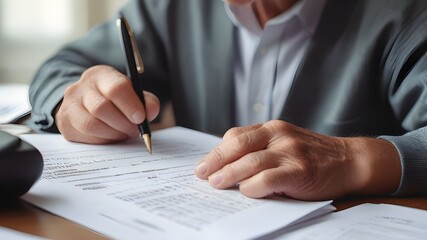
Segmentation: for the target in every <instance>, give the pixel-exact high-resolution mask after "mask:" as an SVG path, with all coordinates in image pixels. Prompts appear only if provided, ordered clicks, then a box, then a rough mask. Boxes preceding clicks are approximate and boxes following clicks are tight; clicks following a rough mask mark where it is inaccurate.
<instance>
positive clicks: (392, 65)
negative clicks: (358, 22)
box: [381, 10, 427, 196]
mask: <svg viewBox="0 0 427 240" xmlns="http://www.w3.org/2000/svg"><path fill="white" fill-rule="evenodd" d="M384 58H385V64H384V74H383V75H384V79H383V80H384V81H383V84H384V86H386V87H385V89H387V93H386V96H387V98H388V101H389V102H390V106H391V108H392V110H393V112H394V114H395V115H396V117H397V118H398V119H399V120H400V121H401V123H402V124H401V125H402V128H403V129H404V130H405V131H407V132H408V133H407V134H405V135H403V136H381V138H383V139H386V140H388V141H390V142H391V143H393V145H394V146H395V148H396V149H397V151H398V152H399V155H400V159H401V165H402V178H401V180H400V185H399V188H398V189H397V191H396V192H395V193H394V195H395V196H408V195H416V194H424V195H426V194H427V188H425V184H426V183H427V127H425V126H427V11H426V10H424V11H423V12H422V13H421V14H420V15H419V16H417V17H416V18H414V19H413V20H412V21H411V22H408V23H407V24H406V25H405V26H404V28H403V30H402V31H401V32H400V33H399V35H398V36H397V38H396V40H395V41H394V42H393V45H392V47H391V50H390V52H389V53H387V55H386V56H385V57H384Z"/></svg>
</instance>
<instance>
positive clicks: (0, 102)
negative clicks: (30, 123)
mask: <svg viewBox="0 0 427 240" xmlns="http://www.w3.org/2000/svg"><path fill="white" fill-rule="evenodd" d="M28 88H29V87H28V85H26V84H0V124H6V123H14V122H15V121H17V120H19V119H20V118H21V117H23V116H26V115H27V114H29V113H30V111H31V105H30V101H29V100H28Z"/></svg>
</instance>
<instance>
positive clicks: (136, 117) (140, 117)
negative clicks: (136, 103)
mask: <svg viewBox="0 0 427 240" xmlns="http://www.w3.org/2000/svg"><path fill="white" fill-rule="evenodd" d="M144 119H145V114H143V113H142V112H141V111H136V112H134V113H133V115H132V121H133V123H135V124H139V123H142V122H143V121H144Z"/></svg>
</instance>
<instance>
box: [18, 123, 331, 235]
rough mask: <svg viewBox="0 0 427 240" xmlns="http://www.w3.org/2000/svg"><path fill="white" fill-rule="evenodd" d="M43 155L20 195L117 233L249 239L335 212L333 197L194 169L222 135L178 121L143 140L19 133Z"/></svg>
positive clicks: (67, 216)
mask: <svg viewBox="0 0 427 240" xmlns="http://www.w3.org/2000/svg"><path fill="white" fill-rule="evenodd" d="M20 137H22V138H23V139H24V140H25V141H28V142H29V143H30V144H32V145H34V146H35V147H36V148H37V149H39V151H40V152H41V153H42V155H43V158H44V163H45V167H44V172H43V175H42V178H41V179H40V180H39V181H38V182H37V183H36V184H35V186H34V187H33V188H32V189H31V190H30V191H29V193H27V194H26V195H24V196H23V199H24V200H26V201H28V202H30V203H32V204H34V205H36V206H38V207H41V208H43V209H46V210H47V211H50V212H52V213H54V214H57V215H60V216H62V217H64V218H67V219H69V220H72V221H75V222H77V223H80V224H82V225H84V226H86V227H88V228H91V229H93V230H95V231H97V232H99V233H101V234H104V235H106V236H108V237H112V238H115V239H140V238H141V237H144V238H147V239H149V238H152V239H154V238H155V239H171V238H173V239H201V238H203V239H209V238H211V239H248V238H257V237H261V236H263V235H266V234H269V233H271V232H274V231H277V230H279V229H283V228H285V227H287V226H289V225H291V224H295V223H296V222H298V221H302V220H306V219H309V218H313V217H316V216H319V215H321V214H324V213H327V212H330V211H332V210H334V208H333V207H332V206H331V205H330V201H324V202H302V201H295V200H291V199H286V198H279V197H276V198H271V199H251V198H247V197H244V196H243V195H242V194H241V193H240V192H239V191H238V189H230V190H216V189H214V188H212V187H210V186H209V184H208V183H207V182H206V181H203V180H200V179H198V178H197V177H196V176H195V175H194V169H195V165H196V163H197V161H199V160H200V159H201V158H202V157H203V156H205V155H206V154H207V153H208V152H209V151H210V150H211V149H213V148H214V147H215V146H216V145H217V144H218V143H219V142H220V141H221V139H220V138H217V137H214V136H211V135H208V134H204V133H200V132H197V131H193V130H189V129H185V128H181V127H174V128H170V129H165V130H160V131H156V132H154V133H153V137H152V141H153V154H152V155H149V154H148V153H147V151H146V149H145V147H144V146H143V144H142V143H141V142H140V141H138V140H133V141H128V142H123V143H118V144H111V145H89V144H79V143H72V142H68V141H66V140H64V138H63V137H62V135H59V134H28V135H21V136H20Z"/></svg>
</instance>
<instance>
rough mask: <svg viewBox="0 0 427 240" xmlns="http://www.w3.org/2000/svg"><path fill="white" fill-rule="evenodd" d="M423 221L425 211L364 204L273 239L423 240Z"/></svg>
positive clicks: (425, 228) (426, 217)
mask: <svg viewBox="0 0 427 240" xmlns="http://www.w3.org/2000/svg"><path fill="white" fill-rule="evenodd" d="M426 220H427V211H425V210H420V209H414V208H408V207H402V206H396V205H389V204H370V203H367V204H362V205H358V206H355V207H352V208H349V209H347V210H344V211H340V212H337V213H332V214H329V215H325V216H324V217H320V218H317V219H314V220H311V221H308V222H304V223H302V224H300V225H296V226H294V227H292V228H289V229H288V230H287V231H288V233H286V234H283V235H281V236H279V237H276V238H274V239H286V240H293V239H295V240H296V239H298V240H300V239H303V240H320V239H328V240H339V239H343V240H344V239H345V240H359V239H364V240H371V239H372V240H405V239H408V240H409V239H411V240H424V239H427V221H426Z"/></svg>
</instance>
